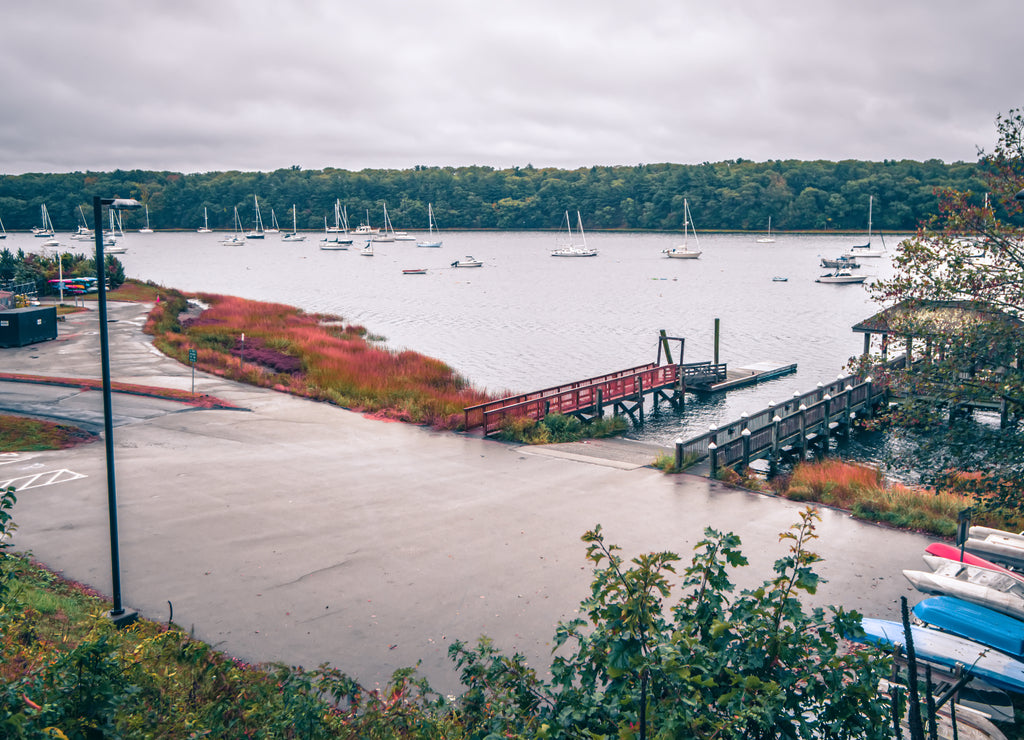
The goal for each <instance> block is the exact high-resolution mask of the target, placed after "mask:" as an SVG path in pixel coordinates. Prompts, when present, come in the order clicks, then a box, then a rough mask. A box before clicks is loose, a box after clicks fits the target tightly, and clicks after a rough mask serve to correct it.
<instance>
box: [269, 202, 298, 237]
mask: <svg viewBox="0 0 1024 740" xmlns="http://www.w3.org/2000/svg"><path fill="white" fill-rule="evenodd" d="M271 213H273V211H271ZM297 223H298V222H297V217H296V215H295V204H294V203H292V233H290V234H285V235H284V236H282V237H281V241H283V242H304V241H306V235H305V234H300V233H299V229H298V225H297Z"/></svg>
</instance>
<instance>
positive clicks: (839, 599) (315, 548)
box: [0, 303, 931, 692]
mask: <svg viewBox="0 0 1024 740" xmlns="http://www.w3.org/2000/svg"><path fill="white" fill-rule="evenodd" d="M146 310H147V307H146V306H142V305H135V304H118V303H112V304H111V305H110V315H111V318H112V319H115V321H113V322H112V323H111V324H110V338H111V357H112V370H111V372H112V378H113V379H114V380H115V381H123V382H128V383H138V384H143V385H155V386H165V387H172V388H177V389H189V388H190V387H191V382H192V377H191V371H190V369H189V368H188V367H185V366H182V365H180V364H178V363H177V362H174V361H172V360H169V359H167V358H165V357H164V356H163V355H161V354H160V353H158V352H157V351H155V350H154V349H153V347H152V345H151V344H150V343H149V341H148V337H146V336H145V335H144V334H143V333H142V331H141V327H142V324H143V322H144V317H145V313H146ZM0 366H2V367H3V369H4V370H5V371H7V372H12V373H14V372H16V373H32V374H39V375H51V376H64V377H67V376H72V377H91V378H97V377H99V341H98V335H97V317H96V313H95V312H94V311H91V312H88V313H85V314H78V315H73V316H69V317H68V319H67V320H66V321H65V322H62V323H61V324H60V325H59V337H58V339H57V340H54V341H51V342H46V343H43V344H38V345H32V346H30V347H23V348H11V349H0ZM12 385H17V386H18V387H17V388H12V387H11V386H12ZM195 387H196V391H197V392H200V393H208V394H210V395H214V396H217V397H219V398H222V399H224V400H226V401H229V402H231V403H233V404H235V405H236V406H239V407H241V408H242V409H244V410H207V409H196V408H193V407H189V406H185V405H184V404H178V403H174V402H169V401H160V402H154V401H153V399H146V400H143V401H140V400H139V399H138V398H137V397H130V396H126V395H124V394H119V393H116V394H114V400H113V407H114V414H115V418H116V420H117V421H116V423H117V426H116V428H115V430H114V446H115V462H116V474H117V495H118V504H119V509H118V515H119V526H120V545H121V577H122V593H123V597H124V602H125V605H126V606H129V607H131V608H135V609H138V610H139V611H140V612H141V613H142V614H143V615H144V616H146V617H148V618H150V619H154V620H157V621H166V620H167V618H168V615H169V609H170V607H169V605H168V602H170V603H171V604H172V605H173V610H174V621H175V622H176V623H177V624H179V625H181V626H182V627H184V628H185V629H187V630H190V631H194V634H195V636H196V637H198V638H200V639H202V640H205V641H207V642H209V643H211V644H213V645H215V646H216V647H218V648H219V649H221V650H224V651H226V652H227V653H229V654H231V655H233V656H236V657H238V658H241V659H243V660H246V661H251V662H260V661H280V662H284V663H288V664H291V665H304V666H306V667H313V666H316V665H318V664H320V663H322V662H325V661H326V662H330V663H331V664H333V665H334V666H336V667H338V668H340V669H342V670H344V671H346V672H347V673H349V674H350V675H352V676H355V677H357V678H358V679H360V680H361V681H362V682H363V683H364V684H367V685H373V684H374V683H376V682H383V681H384V680H386V679H387V677H388V676H389V675H390V674H391V672H392V671H393V670H395V669H396V668H399V667H404V666H409V665H414V664H416V662H417V661H422V663H421V666H420V670H421V672H422V673H423V674H425V675H426V676H427V677H428V678H429V679H430V680H431V682H432V683H433V684H434V686H435V687H436V688H438V689H440V690H441V691H443V692H453V691H455V690H456V688H457V681H456V678H455V674H454V670H453V668H452V666H451V664H450V662H449V661H448V659H447V649H448V646H449V645H450V644H451V642H452V640H453V639H461V640H466V641H470V642H472V641H474V640H475V639H476V638H477V637H478V636H479V635H481V634H487V635H489V636H490V637H492V638H493V639H494V640H495V642H496V643H497V645H498V647H499V648H501V649H502V650H504V651H506V652H508V653H511V652H513V651H520V652H523V653H524V654H525V655H526V656H527V657H528V658H529V659H530V661H531V663H533V664H534V665H535V666H538V667H540V668H543V667H544V666H546V665H547V660H548V656H549V654H550V650H551V646H552V643H551V638H552V636H553V634H554V630H555V625H556V623H557V622H558V621H559V620H562V619H567V618H571V617H573V616H575V614H576V611H575V610H576V608H577V606H578V604H579V602H580V600H581V599H582V598H584V597H585V596H586V595H587V593H588V586H589V582H590V571H589V569H588V568H587V565H586V562H585V560H584V549H585V548H584V545H583V544H582V543H581V542H580V539H579V538H580V536H581V535H582V534H583V533H584V532H585V531H586V530H587V529H590V528H592V527H594V525H596V524H598V523H600V524H601V525H602V526H603V528H604V530H605V533H606V536H607V539H608V541H609V542H613V543H617V544H619V545H621V546H622V547H623V548H624V554H625V555H626V556H627V557H631V556H632V555H634V554H638V553H640V552H647V551H652V550H664V549H668V550H674V551H676V552H679V553H680V554H682V555H684V557H685V556H686V555H687V554H688V553H689V552H690V551H691V549H692V547H693V546H694V544H695V543H696V542H697V541H699V540H700V538H701V537H702V534H703V530H704V528H705V527H706V526H711V527H714V528H716V529H719V530H727V531H728V530H731V531H735V532H737V533H738V534H740V536H741V537H742V540H743V550H744V552H745V553H746V554H747V555H748V557H750V559H751V561H752V565H751V566H749V567H748V568H745V569H744V571H745V572H741V573H739V574H737V581H738V582H739V583H740V584H741V585H742V586H748V585H753V584H754V583H755V582H760V581H761V580H763V579H765V578H768V577H770V576H771V567H772V563H773V561H774V560H775V559H776V558H777V557H779V556H781V555H782V554H783V552H784V545H783V544H781V543H780V542H779V539H778V533H779V532H781V531H783V530H784V529H786V528H788V527H789V526H790V525H791V524H793V523H795V522H796V521H797V515H798V512H799V510H800V508H801V507H800V505H798V504H795V503H792V502H788V501H785V500H781V499H776V498H773V497H769V496H762V495H757V494H751V493H747V492H744V491H739V490H734V489H731V488H729V487H727V486H724V485H722V484H719V483H717V482H714V481H709V480H707V479H704V478H700V477H696V476H690V475H675V476H666V475H663V474H662V473H660V472H658V471H656V470H654V469H652V468H649V467H637V464H638V463H637V461H642V459H643V457H644V455H645V454H646V452H644V451H637V450H634V451H633V452H632V454H630V455H626V456H623V455H622V454H620V453H614V454H612V453H610V452H608V453H595V454H593V455H591V454H590V453H589V451H588V448H586V447H575V448H571V449H568V450H565V449H563V450H559V449H558V448H555V449H553V450H544V449H531V448H528V447H521V446H515V445H508V444H502V443H498V442H493V441H489V440H484V439H480V438H477V437H473V436H469V435H462V434H452V433H438V432H434V431H431V430H429V429H425V428H421V427H416V426H410V425H406V424H400V423H387V422H382V421H377V420H371V419H367V418H364V417H363V416H361V415H360V414H357V413H352V412H349V411H346V410H344V409H340V408H337V407H334V406H330V405H327V404H323V403H316V402H312V401H307V400H303V399H299V398H294V397H291V396H287V395H284V394H281V393H277V392H274V391H269V390H264V389H258V388H252V387H249V386H245V385H241V384H237V383H233V382H229V381H225V380H223V379H220V378H217V377H213V376H208V375H205V374H201V373H196V377H195ZM100 403H101V394H100V393H99V392H96V391H85V392H81V391H75V392H72V391H71V390H69V389H67V388H65V389H57V390H54V388H53V387H51V386H43V385H26V384H8V383H4V384H0V410H3V409H8V408H9V409H13V410H16V411H17V410H19V409H20V410H22V411H24V412H30V413H40V414H42V415H46V413H50V414H51V415H54V416H55V415H59V417H60V418H62V419H68V420H71V419H79V420H80V421H81V423H82V424H83V426H89V427H90V428H95V424H96V419H97V417H96V412H97V408H100V407H98V406H97V404H100ZM99 418H100V419H102V417H99ZM101 426H102V425H101ZM598 447H599V446H595V448H594V449H595V450H596V449H597V448H598ZM623 457H625V458H628V460H624V459H617V458H623ZM651 459H652V460H653V455H652V456H651ZM104 465H105V458H104V450H103V445H102V444H99V443H97V444H91V445H86V446H82V447H77V448H74V449H71V450H65V451H54V452H39V453H21V454H17V455H12V456H6V457H0V479H3V480H2V481H0V482H4V481H13V483H14V485H17V486H18V487H19V489H20V493H19V497H18V499H19V500H18V505H17V507H16V508H15V516H16V521H17V522H18V524H19V527H20V528H19V530H18V532H17V537H16V544H17V546H18V547H19V548H20V549H22V550H29V551H31V552H32V553H33V554H34V555H35V556H36V557H37V558H38V559H39V560H41V561H42V562H44V563H46V564H47V565H49V566H50V567H52V568H54V569H55V570H57V571H60V572H62V573H63V574H64V575H66V576H67V577H69V578H72V579H75V580H78V581H82V582H84V583H87V584H89V585H91V586H93V587H95V588H97V589H99V590H100V591H103V592H106V593H109V591H110V561H109V549H108V520H107V504H106V476H105V467H104ZM818 534H819V535H820V539H818V540H817V541H816V542H815V543H814V549H816V551H817V552H819V553H820V554H821V555H823V556H824V557H825V562H824V563H823V564H822V565H821V567H820V569H819V572H820V573H822V575H823V576H824V577H825V578H827V579H828V583H826V584H825V585H824V586H822V587H821V588H820V589H819V592H818V595H817V596H816V597H815V599H814V603H815V604H842V605H844V606H846V607H848V608H855V609H858V610H860V611H861V612H862V613H864V614H867V615H872V616H881V617H887V618H898V613H899V597H900V596H901V595H907V596H909V597H911V600H912V601H914V600H916V599H915V597H914V593H915V592H913V591H912V589H911V588H910V587H909V585H908V584H907V583H906V581H905V579H904V578H903V576H902V574H901V572H900V571H901V569H903V568H915V569H917V568H919V567H920V566H921V564H922V563H921V554H922V552H923V550H924V547H925V546H926V545H927V543H928V542H929V541H931V540H930V539H929V538H926V537H923V536H920V535H915V534H909V533H904V532H897V531H893V530H890V529H887V528H883V527H878V526H873V525H868V524H863V523H860V522H857V521H855V520H852V519H850V518H849V517H848V516H847V515H845V514H843V513H840V512H835V511H831V510H823V511H822V522H821V524H820V526H819V529H818Z"/></svg>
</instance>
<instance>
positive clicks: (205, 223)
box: [196, 206, 213, 233]
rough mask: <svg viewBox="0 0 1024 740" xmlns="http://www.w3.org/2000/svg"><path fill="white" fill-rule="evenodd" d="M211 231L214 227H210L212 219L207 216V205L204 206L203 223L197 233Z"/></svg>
mask: <svg viewBox="0 0 1024 740" xmlns="http://www.w3.org/2000/svg"><path fill="white" fill-rule="evenodd" d="M211 231H213V229H212V228H210V219H209V217H208V216H207V213H206V206H204V207H203V225H202V226H200V227H199V228H198V229H196V233H210V232H211Z"/></svg>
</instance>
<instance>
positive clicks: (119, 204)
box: [100, 198, 142, 211]
mask: <svg viewBox="0 0 1024 740" xmlns="http://www.w3.org/2000/svg"><path fill="white" fill-rule="evenodd" d="M100 203H101V204H102V205H105V206H110V207H111V208H116V209H117V210H119V211H134V210H137V209H139V208H142V204H141V203H139V201H137V200H135V198H100Z"/></svg>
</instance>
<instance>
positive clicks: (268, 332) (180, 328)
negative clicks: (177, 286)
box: [146, 292, 489, 429]
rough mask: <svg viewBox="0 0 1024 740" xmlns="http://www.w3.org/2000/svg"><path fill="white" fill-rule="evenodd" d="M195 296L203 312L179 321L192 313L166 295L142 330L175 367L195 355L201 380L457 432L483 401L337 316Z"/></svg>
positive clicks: (443, 371)
mask: <svg viewBox="0 0 1024 740" xmlns="http://www.w3.org/2000/svg"><path fill="white" fill-rule="evenodd" d="M199 297H200V299H201V300H202V302H203V303H204V304H205V305H207V306H208V308H206V310H204V311H203V312H202V313H201V314H200V315H198V316H186V318H184V319H180V320H179V317H181V316H182V315H183V314H184V315H187V314H188V309H189V306H188V302H187V299H186V298H185V297H184V296H182V295H180V294H177V295H171V294H170V292H168V295H167V297H166V298H165V300H164V301H162V302H161V303H160V304H157V305H156V306H155V307H154V309H153V311H152V313H151V314H150V317H149V320H148V322H147V325H146V330H147V331H148V332H150V333H152V334H153V335H154V343H155V344H156V345H157V346H158V347H159V348H160V349H161V350H162V351H164V352H165V353H167V354H169V355H170V356H172V357H175V358H176V359H178V360H179V361H181V362H187V357H188V350H190V349H195V350H196V355H197V361H196V366H197V367H199V368H200V369H202V370H205V371H207V372H210V373H214V374H217V375H221V376H224V377H227V378H231V379H233V380H239V381H242V382H245V383H250V384H252V385H259V386H264V387H268V388H275V389H277V390H281V391H285V392H288V393H293V394H296V395H300V396H305V397H307V398H312V399H315V400H320V401H327V402H330V403H333V404H337V405H339V406H343V407H345V408H349V409H352V410H354V411H361V412H364V413H367V414H371V415H376V416H380V417H384V418H388V419H395V420H400V421H408V422H413V423H418V424H430V425H431V426H434V427H437V428H442V429H459V428H461V427H462V425H463V424H464V415H463V410H464V409H465V408H466V407H467V406H472V405H475V404H479V403H483V402H484V401H486V400H489V396H488V395H487V394H486V393H484V392H482V391H478V390H475V389H474V388H472V387H471V386H470V385H469V383H468V382H467V381H466V380H465V379H464V378H462V377H461V376H460V375H458V374H457V373H455V371H453V370H452V369H451V368H450V367H449V366H448V365H446V364H445V363H443V362H441V361H439V360H435V359H433V358H431V357H427V356H425V355H421V354H419V353H416V352H411V351H401V352H399V351H394V350H391V349H388V348H386V347H383V346H380V345H379V344H378V343H377V342H375V341H373V340H372V339H370V338H368V334H367V331H366V329H365V328H364V327H362V326H359V325H350V324H345V322H344V321H342V320H341V319H339V318H338V317H336V316H328V315H323V314H310V313H305V312H304V311H301V310H300V309H296V308H293V307H291V306H286V305H283V304H278V303H263V302H259V301H249V300H244V299H241V298H235V297H231V296H222V295H206V294H203V295H201V296H199ZM243 333H244V334H245V341H244V343H243V342H242V339H241V337H242V334H243Z"/></svg>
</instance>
